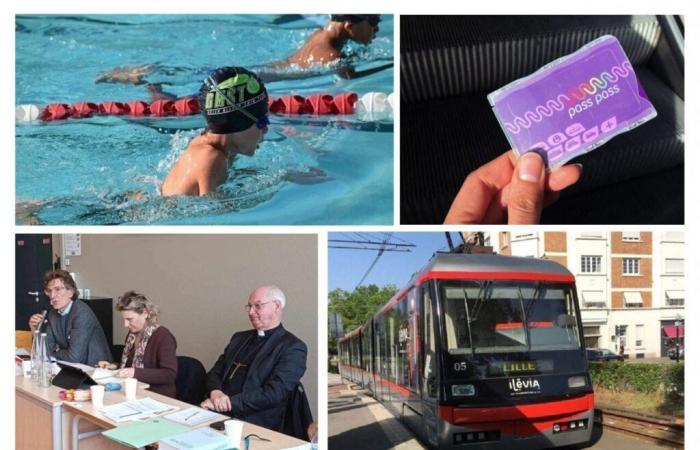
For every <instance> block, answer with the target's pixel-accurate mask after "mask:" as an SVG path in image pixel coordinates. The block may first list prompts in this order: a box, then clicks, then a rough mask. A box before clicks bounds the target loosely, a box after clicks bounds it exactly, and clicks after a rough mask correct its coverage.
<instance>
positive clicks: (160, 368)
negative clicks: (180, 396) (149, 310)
mask: <svg viewBox="0 0 700 450" xmlns="http://www.w3.org/2000/svg"><path fill="white" fill-rule="evenodd" d="M176 350H177V342H176V341H175V336H173V334H172V333H171V332H170V330H168V329H167V328H165V327H163V326H160V327H158V329H157V330H156V331H154V332H153V335H151V339H149V340H148V345H147V346H146V351H145V352H144V354H143V369H134V378H136V379H138V380H139V381H143V382H144V383H148V384H150V385H151V387H149V388H148V390H149V391H153V392H157V393H159V394H163V395H167V396H168V397H172V398H175V378H176V377H177V356H175V352H176ZM133 359H134V354H133V348H132V352H131V355H129V359H128V360H127V364H126V366H127V367H133V365H132V364H133Z"/></svg>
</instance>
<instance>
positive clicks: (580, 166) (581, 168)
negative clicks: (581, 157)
mask: <svg viewBox="0 0 700 450" xmlns="http://www.w3.org/2000/svg"><path fill="white" fill-rule="evenodd" d="M574 166H577V167H578V169H579V170H580V171H581V172H583V164H581V163H578V164H574Z"/></svg>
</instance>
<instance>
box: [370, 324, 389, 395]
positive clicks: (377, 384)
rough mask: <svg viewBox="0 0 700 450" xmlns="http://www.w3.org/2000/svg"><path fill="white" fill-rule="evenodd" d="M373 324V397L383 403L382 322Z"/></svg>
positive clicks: (384, 367) (384, 363)
mask: <svg viewBox="0 0 700 450" xmlns="http://www.w3.org/2000/svg"><path fill="white" fill-rule="evenodd" d="M373 323H374V333H373V337H374V349H375V354H374V389H375V391H374V395H375V397H376V398H377V400H379V401H384V396H385V394H386V383H385V382H384V378H383V377H385V376H386V357H387V355H386V354H385V352H386V343H385V342H384V321H383V320H382V317H379V318H378V319H377V320H374V321H373Z"/></svg>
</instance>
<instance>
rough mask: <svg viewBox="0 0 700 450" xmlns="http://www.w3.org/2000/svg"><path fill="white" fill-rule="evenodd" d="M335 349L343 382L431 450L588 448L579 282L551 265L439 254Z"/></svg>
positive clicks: (588, 398) (589, 400) (589, 406)
mask: <svg viewBox="0 0 700 450" xmlns="http://www.w3.org/2000/svg"><path fill="white" fill-rule="evenodd" d="M338 349H339V350H338V351H339V360H340V371H341V375H342V376H343V377H344V378H347V379H349V380H352V381H354V382H356V383H360V384H362V385H363V386H364V387H366V388H367V389H369V390H370V391H371V392H372V394H373V395H374V396H375V397H376V398H377V399H378V400H379V401H381V402H383V403H384V405H385V406H386V407H387V408H388V409H389V410H390V411H391V412H392V413H393V414H395V415H396V416H398V417H400V418H401V419H402V420H403V421H404V423H405V424H406V425H407V426H408V427H409V428H411V429H412V430H413V431H414V432H415V433H416V434H417V435H418V436H419V437H420V438H421V439H422V440H423V441H424V442H425V443H427V444H428V445H430V446H431V447H434V448H478V449H540V448H548V447H559V446H565V445H572V444H578V443H585V442H588V441H589V440H590V438H591V431H592V428H593V405H594V401H593V389H592V386H591V380H590V377H589V375H588V367H587V361H586V353H585V346H584V340H583V332H582V327H581V315H580V311H579V307H578V301H577V298H576V288H575V278H574V276H573V275H572V274H571V272H569V271H568V270H567V269H566V268H565V267H563V266H561V265H559V264H557V263H556V262H553V261H550V260H544V259H535V258H517V257H509V256H500V255H476V254H442V253H438V254H436V255H435V256H434V257H433V258H432V259H431V260H430V262H429V263H428V265H427V266H426V267H425V268H424V269H423V270H421V271H420V272H418V273H417V274H415V275H414V276H413V279H412V280H411V282H410V283H409V284H408V286H406V287H405V288H404V289H402V290H401V291H399V292H398V293H397V294H396V295H395V296H394V297H393V298H392V299H391V300H390V301H389V302H388V303H387V304H386V305H385V306H384V307H382V309H381V310H380V311H379V312H378V313H377V314H375V315H374V317H373V318H372V319H371V320H370V321H368V322H367V323H366V324H364V325H363V326H362V327H360V328H358V329H356V330H354V331H352V332H350V333H348V334H347V335H346V336H345V337H343V338H342V339H340V340H339V343H338Z"/></svg>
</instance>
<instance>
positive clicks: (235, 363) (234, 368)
mask: <svg viewBox="0 0 700 450" xmlns="http://www.w3.org/2000/svg"><path fill="white" fill-rule="evenodd" d="M233 364H234V365H233V366H231V367H232V368H233V371H232V372H231V375H230V376H229V377H228V379H229V380H232V379H233V376H234V375H235V374H236V371H237V370H238V369H240V368H241V367H248V364H243V363H238V362H235V361H234V363H233ZM234 366H235V367H234Z"/></svg>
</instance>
